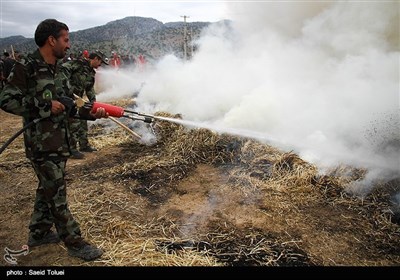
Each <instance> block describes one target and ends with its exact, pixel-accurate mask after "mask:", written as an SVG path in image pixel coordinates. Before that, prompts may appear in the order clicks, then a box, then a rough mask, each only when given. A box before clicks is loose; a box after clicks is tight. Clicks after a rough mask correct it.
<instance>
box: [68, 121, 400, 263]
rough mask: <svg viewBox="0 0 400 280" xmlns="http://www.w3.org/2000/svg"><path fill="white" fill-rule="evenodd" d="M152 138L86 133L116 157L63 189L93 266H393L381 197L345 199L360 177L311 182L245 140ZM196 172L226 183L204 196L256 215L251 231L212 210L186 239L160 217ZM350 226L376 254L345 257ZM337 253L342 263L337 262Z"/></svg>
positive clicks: (176, 220)
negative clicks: (90, 246)
mask: <svg viewBox="0 0 400 280" xmlns="http://www.w3.org/2000/svg"><path fill="white" fill-rule="evenodd" d="M158 115H161V116H166V117H172V116H170V115H168V114H158ZM153 130H154V131H155V133H156V136H157V139H158V141H157V143H155V144H154V145H152V146H145V145H141V144H138V143H137V142H136V141H135V140H134V139H132V138H130V137H129V136H128V135H126V133H125V132H124V131H122V130H121V129H119V128H117V129H115V130H113V131H112V132H111V133H110V134H105V133H103V134H102V133H101V132H102V131H103V132H104V127H102V126H97V127H96V128H92V129H91V136H92V137H93V143H95V146H97V147H98V148H101V149H117V148H118V149H120V150H119V151H120V152H119V153H118V154H116V155H113V156H110V154H108V155H107V158H103V159H97V160H96V161H95V162H92V163H90V164H88V165H87V166H84V167H81V169H77V170H75V171H74V172H77V173H78V174H79V172H82V174H85V175H81V176H77V177H76V178H75V179H74V180H73V182H72V183H71V185H72V186H71V188H72V198H70V200H72V202H71V203H70V204H71V210H72V211H73V212H74V213H78V214H77V216H78V219H79V221H80V223H81V226H82V230H83V231H84V235H85V236H86V237H87V238H88V239H89V240H91V241H92V242H94V243H95V244H97V245H99V246H100V247H102V248H103V249H104V250H105V254H104V256H103V257H102V259H101V260H98V261H96V264H98V265H113V266H115V265H124V266H125V265H134V266H138V265H139V266H142V265H145V266H175V265H177V266H191V265H196V266H221V265H261V266H271V265H272V266H293V265H294V266H297V265H301V266H304V265H335V264H341V265H343V264H344V265H354V264H356V265H387V264H393V263H396V262H397V263H398V262H399V261H400V256H399V255H398V249H399V244H400V243H399V241H400V237H399V235H400V230H399V226H398V225H397V224H395V223H393V222H392V219H393V217H394V213H393V212H392V213H391V212H390V210H389V209H391V205H390V203H389V201H388V197H389V195H390V194H389V193H388V192H383V191H382V190H380V191H381V193H379V190H378V191H376V192H373V193H372V194H371V195H370V196H368V197H365V198H363V199H362V200H361V199H359V198H357V197H354V196H352V195H350V194H348V193H346V192H345V187H346V185H347V184H349V183H351V182H354V181H355V180H358V179H360V178H362V177H363V176H364V175H365V170H357V169H352V170H351V171H352V172H348V171H349V170H348V168H349V167H338V168H337V169H335V170H333V171H332V172H331V173H330V174H328V175H319V174H318V170H317V168H316V167H315V166H314V165H312V164H309V163H307V162H305V161H303V160H302V159H301V158H299V157H298V156H297V155H296V154H294V153H291V152H284V151H280V150H278V149H276V148H274V147H271V146H268V145H265V144H261V143H258V142H256V141H254V140H251V139H245V138H238V137H234V136H230V135H225V134H223V135H218V134H216V133H214V132H212V131H209V130H205V129H187V128H185V127H183V126H181V125H177V124H174V123H170V122H156V123H155V124H153ZM115 151H116V150H115ZM99 161H102V162H101V163H100V162H99ZM202 164H207V165H212V166H213V168H215V169H216V170H219V171H220V172H221V176H222V175H223V177H226V178H227V179H226V180H225V181H224V182H223V184H221V186H220V188H219V189H215V190H211V191H210V193H217V194H218V195H220V197H223V196H224V194H227V193H231V194H234V195H235V196H236V197H240V199H238V201H239V203H238V205H237V207H238V208H239V207H247V208H243V209H252V210H254V212H250V213H255V214H254V215H255V217H254V220H256V218H257V219H259V217H260V215H262V217H263V219H264V220H263V221H262V222H260V223H256V222H254V223H252V222H251V217H250V222H249V220H247V222H246V223H244V224H243V225H242V226H241V227H240V228H239V227H238V225H239V224H238V222H237V221H236V222H235V221H231V220H229V218H228V216H229V213H228V212H223V211H222V210H221V212H218V211H216V214H215V213H213V214H210V217H209V218H210V219H209V221H207V222H206V223H204V227H200V226H199V227H198V229H197V230H195V231H194V232H192V233H191V235H190V236H189V238H188V236H187V235H183V234H182V228H183V226H185V224H184V223H183V222H182V220H183V218H182V217H183V216H184V215H185V213H183V214H182V213H181V214H179V213H178V214H177V215H175V216H174V215H172V214H171V213H172V212H171V211H170V212H168V211H165V212H162V209H163V207H164V206H165V205H166V204H167V203H169V202H170V201H172V200H173V199H174V198H175V197H178V198H183V197H184V195H186V194H187V193H186V192H185V193H183V192H182V191H180V189H179V184H180V182H182V181H183V180H185V178H188V177H189V176H191V174H193V172H195V170H196V168H198V166H199V165H202ZM341 168H342V169H343V170H341ZM344 169H346V170H344ZM344 171H346V172H344ZM343 174H346V176H344V175H343ZM349 174H351V175H349ZM80 186H85V187H84V188H83V187H80ZM383 189H387V188H383ZM394 189H396V188H395V187H394ZM397 191H398V189H397ZM70 193H71V192H70ZM210 193H208V194H207V195H206V196H208V197H211V194H210ZM232 202H235V201H232ZM224 203H226V202H223V203H222V204H223V205H229V204H227V203H226V204H224ZM222 204H221V205H222ZM232 204H233V203H231V205H230V206H229V207H232ZM227 207H228V206H227ZM325 208H326V209H331V210H332V211H331V210H326V212H327V213H326V214H325V215H326V216H327V217H329V219H331V220H332V221H329V220H327V221H325V220H321V215H322V213H320V212H318V211H319V209H325ZM330 211H331V212H330ZM341 211H343V212H341ZM256 212H257V213H256ZM160 213H162V214H160ZM260 213H261V214H260ZM310 213H311V214H310ZM340 213H342V214H340ZM256 215H257V216H256ZM335 215H336V216H335ZM341 215H342V216H341ZM357 215H359V216H357ZM180 216H181V217H180ZM180 218H182V219H180ZM334 222H338V223H339V224H337V225H335V224H334ZM355 224H356V225H357V227H361V228H362V230H363V231H364V232H363V233H362V235H363V236H365V240H372V239H375V240H379V242H380V243H379V244H381V246H382V248H380V249H379V250H378V249H377V252H375V251H372V252H371V253H370V254H372V255H371V256H365V253H364V252H363V251H360V252H357V250H359V249H357V248H358V247H357V246H363V245H362V244H363V242H364V241H365V240H361V241H360V242H359V243H357V246H355V249H354V252H351V251H349V250H348V249H347V248H344V246H347V245H346V244H347V243H346V244H345V245H343V246H342V245H340V246H339V245H338V244H341V241H342V240H344V241H343V244H344V243H345V241H346V242H354V239H353V236H352V235H353V234H358V233H356V232H355V231H357V230H359V229H357V228H355V227H356V226H355ZM321 225H322V226H321ZM186 226H187V225H186ZM314 231H315V232H314ZM357 236H358V235H357ZM346 238H347V239H348V240H350V239H351V240H353V241H347V239H346ZM354 238H355V237H354ZM357 238H360V237H357ZM334 242H337V243H334ZM341 246H342V247H343V248H342V247H341ZM364 249H365V250H369V249H368V248H363V250H364ZM374 250H375V249H374ZM339 251H340V253H338V252H339ZM342 251H346V252H347V254H348V256H342V255H341V254H342V253H341V252H342ZM379 252H380V253H379ZM382 252H384V254H388V255H387V256H385V257H384V258H386V259H383V260H382V258H379V260H377V261H374V259H378V256H379V254H383V253H382ZM396 252H397V253H396ZM375 253H376V254H377V255H373V254H375ZM324 254H326V256H325V255H324ZM330 254H331V255H330ZM335 254H336V255H335ZM352 254H353V255H352ZM339 255H340V257H339ZM371 259H372V260H371ZM81 264H82V265H85V264H84V263H81Z"/></svg>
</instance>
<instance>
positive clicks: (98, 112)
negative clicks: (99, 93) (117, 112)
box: [90, 107, 109, 119]
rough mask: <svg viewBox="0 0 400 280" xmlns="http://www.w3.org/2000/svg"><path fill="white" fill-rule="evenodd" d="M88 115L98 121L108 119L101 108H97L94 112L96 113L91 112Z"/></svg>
mask: <svg viewBox="0 0 400 280" xmlns="http://www.w3.org/2000/svg"><path fill="white" fill-rule="evenodd" d="M90 114H91V115H92V116H93V117H95V118H96V119H100V118H108V116H109V115H108V113H107V112H106V110H105V109H104V108H103V107H99V108H98V109H97V110H96V113H94V114H93V113H92V112H90Z"/></svg>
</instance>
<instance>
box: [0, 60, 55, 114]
mask: <svg viewBox="0 0 400 280" xmlns="http://www.w3.org/2000/svg"><path fill="white" fill-rule="evenodd" d="M28 78H29V77H28V74H27V66H26V65H23V64H21V63H16V64H15V66H14V68H13V70H12V71H11V74H10V76H9V79H8V83H7V84H6V85H5V86H4V88H3V90H2V91H1V93H0V108H1V109H3V110H4V111H6V112H8V113H12V114H15V115H19V116H23V117H27V118H43V117H49V116H50V114H51V100H47V99H46V98H45V97H44V96H38V95H36V94H35V93H36V90H33V91H32V92H29V90H28V86H29V81H28ZM31 84H32V83H31Z"/></svg>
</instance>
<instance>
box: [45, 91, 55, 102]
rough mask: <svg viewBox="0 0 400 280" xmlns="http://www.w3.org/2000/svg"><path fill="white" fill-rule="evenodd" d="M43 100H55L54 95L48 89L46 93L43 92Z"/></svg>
mask: <svg viewBox="0 0 400 280" xmlns="http://www.w3.org/2000/svg"><path fill="white" fill-rule="evenodd" d="M43 99H44V100H48V101H50V100H52V99H53V94H52V93H51V91H50V90H48V89H46V90H45V91H43Z"/></svg>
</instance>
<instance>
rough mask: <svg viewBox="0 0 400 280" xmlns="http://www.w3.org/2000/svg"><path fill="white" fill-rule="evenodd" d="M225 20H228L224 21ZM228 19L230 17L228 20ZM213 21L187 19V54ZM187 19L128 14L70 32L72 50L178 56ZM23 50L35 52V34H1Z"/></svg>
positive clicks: (2, 41)
mask: <svg viewBox="0 0 400 280" xmlns="http://www.w3.org/2000/svg"><path fill="white" fill-rule="evenodd" d="M223 22H225V21H223ZM226 22H228V21H226ZM210 24H211V23H210V22H187V23H186V32H187V33H186V34H187V42H188V48H187V54H188V56H190V55H191V51H192V49H195V46H194V47H193V48H192V47H191V45H190V42H192V41H194V40H196V39H197V38H198V37H199V36H200V33H201V31H202V30H203V29H204V28H205V27H207V26H209V25H210ZM184 28H185V23H184V22H169V23H165V24H163V23H162V22H160V21H158V20H156V19H153V18H145V17H126V18H123V19H119V20H115V21H111V22H108V23H107V24H105V25H101V26H97V27H93V28H88V29H84V30H79V31H75V32H71V33H70V39H71V50H70V52H71V53H75V54H78V53H79V52H81V51H82V50H84V49H87V50H89V52H91V51H93V50H96V49H100V50H102V51H103V52H104V53H105V54H106V55H107V56H111V52H112V51H115V52H117V53H118V54H120V55H135V56H137V55H139V54H143V55H144V56H145V57H146V58H147V59H148V60H157V59H159V58H160V57H162V56H164V55H166V54H168V53H172V54H175V55H176V56H177V57H183V54H184V51H183V49H184ZM11 45H12V46H13V48H14V50H18V51H19V52H21V53H27V52H31V51H33V50H35V49H36V44H35V42H34V40H33V38H25V37H23V36H12V37H7V38H0V47H1V49H2V50H4V49H7V50H8V51H9V52H10V51H11V50H10V48H11V47H10V46H11Z"/></svg>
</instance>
